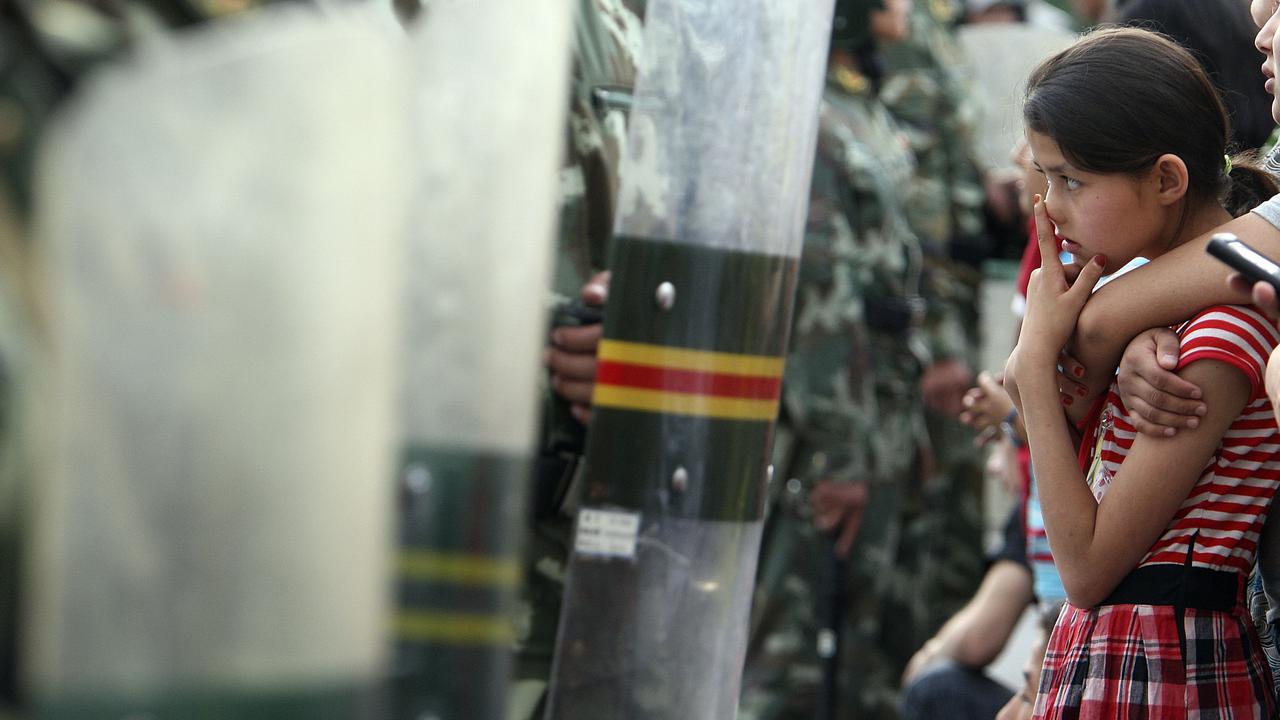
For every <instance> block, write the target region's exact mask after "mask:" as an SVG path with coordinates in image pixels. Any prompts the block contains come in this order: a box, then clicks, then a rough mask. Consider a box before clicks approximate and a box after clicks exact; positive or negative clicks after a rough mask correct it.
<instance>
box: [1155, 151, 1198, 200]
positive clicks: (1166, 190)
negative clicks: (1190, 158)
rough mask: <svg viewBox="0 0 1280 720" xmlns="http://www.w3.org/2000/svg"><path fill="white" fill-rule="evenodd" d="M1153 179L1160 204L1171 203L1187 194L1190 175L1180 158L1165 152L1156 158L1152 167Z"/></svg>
mask: <svg viewBox="0 0 1280 720" xmlns="http://www.w3.org/2000/svg"><path fill="white" fill-rule="evenodd" d="M1151 170H1152V175H1153V178H1152V179H1153V180H1154V181H1155V182H1156V186H1155V189H1156V193H1157V197H1158V198H1159V200H1160V203H1161V204H1162V205H1172V204H1173V203H1175V202H1177V201H1179V200H1181V199H1182V198H1183V197H1184V196H1185V195H1186V194H1187V187H1188V183H1189V182H1190V176H1189V175H1188V174H1187V164H1186V163H1185V162H1183V161H1182V158H1180V157H1178V156H1177V155H1174V154H1172V153H1165V154H1164V155H1161V156H1160V157H1158V158H1156V163H1155V166H1154V167H1152V169H1151Z"/></svg>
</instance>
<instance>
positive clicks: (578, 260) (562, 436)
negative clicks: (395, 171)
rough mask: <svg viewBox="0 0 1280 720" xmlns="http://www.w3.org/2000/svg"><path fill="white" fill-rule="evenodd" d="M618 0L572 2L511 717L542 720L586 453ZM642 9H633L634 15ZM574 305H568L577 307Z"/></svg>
mask: <svg viewBox="0 0 1280 720" xmlns="http://www.w3.org/2000/svg"><path fill="white" fill-rule="evenodd" d="M633 7H634V6H629V5H628V4H626V3H624V2H623V0H581V1H580V3H579V9H578V13H577V21H576V23H577V27H576V47H575V51H574V67H573V78H572V94H571V97H570V111H569V126H568V138H567V142H566V153H567V157H566V160H565V164H564V166H563V169H562V170H561V173H560V186H561V215H560V234H559V242H558V244H557V254H556V262H555V277H554V279H553V287H552V297H551V298H550V303H551V304H552V308H553V310H552V313H553V325H555V327H554V328H553V330H552V335H551V344H550V346H549V347H548V349H547V353H546V355H547V364H548V367H549V369H550V371H551V374H550V381H549V386H548V391H547V393H546V396H545V402H544V411H543V423H542V428H543V429H542V439H541V444H540V451H539V457H538V459H537V462H536V466H535V470H534V474H533V475H534V478H533V482H534V489H533V492H532V493H531V495H532V497H533V503H532V504H533V508H532V518H531V520H530V531H529V533H527V535H526V543H525V548H524V552H525V569H524V584H523V590H522V595H521V599H520V610H519V612H518V616H517V618H516V625H517V627H516V637H517V646H516V664H515V681H514V686H513V689H512V698H511V703H510V706H509V707H510V712H509V717H511V718H513V719H514V720H524V719H526V718H527V719H533V718H541V717H542V713H543V708H544V706H545V702H546V691H547V682H548V678H549V677H550V676H551V663H552V656H553V651H554V649H555V643H556V630H557V627H558V626H559V621H560V605H561V600H562V598H563V595H564V580H565V570H566V564H567V562H568V557H569V545H570V542H571V540H572V533H573V511H574V510H575V509H576V508H575V503H574V496H575V494H576V492H575V489H576V487H577V476H578V470H579V468H580V464H579V462H578V461H579V460H580V459H581V456H582V453H583V450H584V440H585V434H586V422H587V421H588V420H589V415H590V403H591V389H592V384H593V378H594V375H595V347H596V344H597V343H598V342H599V340H600V324H599V316H598V311H599V309H600V308H603V306H604V301H605V292H606V288H607V275H604V274H602V273H601V270H602V269H603V268H604V266H605V259H606V256H607V250H608V242H609V238H610V235H611V233H612V230H613V215H614V208H615V202H616V199H617V189H618V163H619V160H620V158H621V156H622V153H623V152H624V151H625V148H626V139H627V138H626V121H627V110H628V109H629V108H630V103H631V90H632V86H633V84H634V81H635V73H636V62H637V58H638V53H639V50H640V43H641V39H642V38H641V31H642V26H641V20H640V16H639V15H638V14H637V12H636V10H635V9H633ZM640 9H642V8H640ZM575 299H577V301H576V302H575Z"/></svg>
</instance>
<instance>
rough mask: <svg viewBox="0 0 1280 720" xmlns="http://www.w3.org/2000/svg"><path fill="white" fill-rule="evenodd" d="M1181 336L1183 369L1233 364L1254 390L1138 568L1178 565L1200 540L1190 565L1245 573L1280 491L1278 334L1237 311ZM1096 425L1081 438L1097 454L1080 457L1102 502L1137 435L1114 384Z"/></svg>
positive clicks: (1221, 311)
mask: <svg viewBox="0 0 1280 720" xmlns="http://www.w3.org/2000/svg"><path fill="white" fill-rule="evenodd" d="M1177 333H1178V336H1179V337H1180V338H1181V339H1182V342H1181V359H1180V360H1179V362H1178V367H1179V369H1181V368H1182V367H1185V366H1187V365H1188V364H1190V363H1193V362H1195V361H1197V360H1206V359H1212V360H1219V361H1222V362H1225V363H1229V364H1231V365H1233V366H1235V367H1237V368H1239V369H1240V370H1241V371H1242V372H1243V373H1244V374H1245V375H1246V376H1247V377H1248V378H1249V383H1250V386H1251V388H1252V392H1251V394H1250V397H1249V401H1248V403H1247V404H1246V405H1245V408H1244V410H1243V411H1242V412H1241V413H1240V416H1239V417H1238V418H1236V420H1235V421H1234V422H1232V423H1231V427H1230V428H1229V429H1228V430H1227V432H1226V434H1225V435H1224V436H1223V438H1222V441H1221V443H1219V445H1218V448H1217V450H1216V451H1215V452H1214V454H1213V457H1211V458H1210V459H1209V462H1208V463H1207V464H1206V465H1205V468H1204V472H1203V474H1202V475H1201V476H1200V480H1199V481H1198V482H1197V483H1196V485H1195V487H1194V488H1193V489H1192V490H1191V494H1190V495H1189V496H1188V497H1187V499H1186V501H1185V502H1183V503H1182V506H1181V507H1180V508H1179V509H1178V512H1177V513H1176V514H1175V515H1174V516H1173V520H1171V521H1170V523H1169V526H1168V527H1167V528H1166V529H1165V531H1164V534H1163V535H1161V536H1160V539H1159V540H1157V541H1156V543H1155V545H1153V546H1152V547H1151V550H1150V551H1149V552H1148V553H1147V555H1146V557H1144V558H1143V559H1142V562H1140V563H1139V565H1150V564H1154V563H1174V564H1178V565H1181V564H1183V563H1184V562H1186V559H1187V549H1188V543H1189V542H1190V541H1191V539H1192V538H1193V537H1196V540H1195V548H1194V551H1193V553H1192V564H1194V565H1197V566H1199V567H1207V568H1214V569H1221V570H1234V571H1237V572H1241V573H1248V572H1249V570H1250V568H1252V566H1253V560H1254V555H1255V553H1256V552H1257V549H1258V537H1259V535H1260V534H1261V532H1262V525H1263V522H1264V521H1265V520H1266V516H1267V509H1268V507H1269V506H1270V504H1271V498H1272V496H1273V495H1275V492H1276V488H1277V487H1280V429H1278V428H1277V426H1276V419H1275V413H1274V411H1273V410H1272V407H1271V402H1270V400H1268V399H1267V395H1266V391H1265V388H1264V387H1263V372H1264V370H1265V368H1266V365H1267V358H1268V357H1269V356H1270V354H1271V350H1272V349H1273V348H1275V347H1276V345H1277V344H1280V333H1278V332H1277V331H1276V328H1275V326H1274V325H1273V324H1272V323H1270V322H1268V321H1267V319H1266V318H1265V317H1263V316H1262V315H1260V314H1258V313H1257V312H1256V311H1254V310H1252V309H1250V308H1245V307H1240V306H1236V305H1219V306H1215V307H1211V308H1208V309H1207V310H1203V311H1201V312H1200V313H1199V314H1197V315H1196V316H1195V317H1193V318H1191V319H1190V320H1188V321H1187V322H1185V323H1183V324H1182V325H1181V326H1180V327H1179V328H1177ZM1092 425H1093V427H1092V431H1091V432H1086V433H1085V436H1084V437H1085V438H1086V439H1092V442H1090V443H1089V447H1091V448H1093V452H1091V453H1090V454H1089V455H1088V456H1085V457H1084V458H1082V459H1084V460H1086V461H1087V462H1088V463H1089V465H1088V470H1087V475H1086V477H1087V479H1088V481H1089V487H1090V488H1091V489H1092V490H1093V495H1094V497H1095V498H1097V499H1098V500H1099V502H1101V500H1102V496H1103V495H1104V494H1105V493H1106V490H1107V486H1108V485H1109V484H1110V482H1111V479H1112V477H1114V475H1115V473H1117V472H1119V470H1120V464H1121V463H1122V462H1124V459H1125V457H1126V456H1127V455H1128V453H1129V448H1130V447H1131V446H1132V445H1133V440H1134V437H1135V432H1134V429H1133V423H1132V421H1131V419H1130V415H1129V413H1128V411H1127V410H1126V409H1125V407H1124V404H1123V403H1121V402H1120V394H1119V390H1118V387H1117V384H1116V382H1114V381H1113V382H1112V383H1111V389H1110V391H1109V392H1108V393H1107V397H1106V400H1105V401H1104V403H1103V404H1102V409H1101V412H1100V413H1099V415H1098V417H1097V420H1096V422H1094V423H1093V424H1092ZM1082 455H1083V449H1082Z"/></svg>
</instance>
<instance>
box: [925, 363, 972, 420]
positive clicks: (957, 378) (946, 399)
mask: <svg viewBox="0 0 1280 720" xmlns="http://www.w3.org/2000/svg"><path fill="white" fill-rule="evenodd" d="M972 384H973V371H972V370H970V369H969V366H968V365H966V364H965V362H964V361H963V360H960V359H958V358H949V359H947V360H942V361H939V362H936V363H933V364H932V365H930V366H929V367H928V368H926V369H925V371H924V375H923V376H922V377H921V378H920V392H921V394H923V395H924V406H925V407H926V408H928V409H929V410H931V411H933V412H935V413H938V414H940V415H945V416H947V417H956V416H957V415H959V414H960V411H962V410H963V409H964V394H965V390H967V389H968V388H969V386H970V385H972Z"/></svg>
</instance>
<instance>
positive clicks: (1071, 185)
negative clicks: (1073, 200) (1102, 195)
mask: <svg viewBox="0 0 1280 720" xmlns="http://www.w3.org/2000/svg"><path fill="white" fill-rule="evenodd" d="M1062 179H1063V180H1064V181H1065V183H1066V186H1067V189H1068V190H1079V189H1080V181H1079V180H1077V179H1075V178H1073V177H1067V176H1066V175H1063V176H1062Z"/></svg>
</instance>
